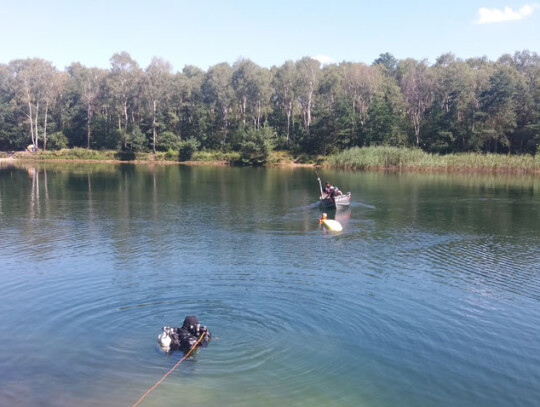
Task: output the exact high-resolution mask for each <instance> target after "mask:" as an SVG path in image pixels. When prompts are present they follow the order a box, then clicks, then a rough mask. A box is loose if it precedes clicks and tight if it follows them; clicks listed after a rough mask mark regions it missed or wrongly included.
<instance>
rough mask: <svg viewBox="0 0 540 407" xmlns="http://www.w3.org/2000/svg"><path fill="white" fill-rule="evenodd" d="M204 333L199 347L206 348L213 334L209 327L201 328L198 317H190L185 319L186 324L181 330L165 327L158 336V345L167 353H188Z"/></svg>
mask: <svg viewBox="0 0 540 407" xmlns="http://www.w3.org/2000/svg"><path fill="white" fill-rule="evenodd" d="M203 333H204V337H203V338H202V340H201V341H200V342H199V344H198V345H197V347H206V346H207V345H208V342H210V338H211V337H212V334H211V333H210V331H209V330H208V328H207V327H205V326H201V324H200V323H199V320H198V319H197V317H196V316H194V315H190V316H187V317H186V319H184V324H183V325H182V327H181V328H177V327H172V326H164V327H163V328H162V330H161V333H160V334H159V336H158V343H159V346H160V347H161V349H163V350H164V351H165V352H170V351H173V350H181V351H182V352H184V353H187V352H189V350H190V349H191V348H192V347H193V346H194V345H195V344H196V343H197V341H198V340H199V338H200V337H201V335H203Z"/></svg>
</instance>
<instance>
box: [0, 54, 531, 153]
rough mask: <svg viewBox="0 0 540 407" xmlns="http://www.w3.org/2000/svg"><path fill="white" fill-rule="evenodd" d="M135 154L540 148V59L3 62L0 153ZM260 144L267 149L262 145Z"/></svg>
mask: <svg viewBox="0 0 540 407" xmlns="http://www.w3.org/2000/svg"><path fill="white" fill-rule="evenodd" d="M29 144H32V145H34V146H37V147H38V148H39V149H40V150H55V149H62V148H74V147H83V148H88V149H92V150H106V149H107V150H111V149H112V150H117V151H123V152H138V151H146V152H154V153H155V152H157V151H171V150H174V151H182V150H184V151H187V152H188V155H189V154H190V153H192V152H193V151H204V150H209V151H210V150H219V151H224V152H227V151H243V152H248V153H249V152H252V153H257V154H263V155H264V154H265V153H266V152H268V151H271V150H273V149H279V150H289V151H291V152H293V153H295V154H320V155H329V154H335V153H339V152H341V151H345V150H348V149H350V148H353V147H368V146H396V147H416V148H419V149H422V150H423V151H425V152H430V153H436V154H449V153H461V152H478V153H503V154H509V153H510V154H537V153H540V151H539V145H540V57H539V56H538V55H537V54H536V53H532V52H529V51H519V52H516V53H515V54H514V55H509V54H506V55H503V56H501V57H500V58H499V59H498V60H496V61H491V60H488V59H487V58H485V57H483V58H471V59H466V60H463V59H460V58H457V57H456V56H455V55H453V54H444V55H441V56H440V57H439V58H437V60H436V61H435V63H433V64H429V63H428V62H427V61H425V60H421V61H417V60H415V59H403V60H397V59H396V58H395V57H394V56H393V55H391V54H389V53H384V54H381V55H380V56H379V57H378V58H377V59H376V60H374V61H373V62H372V63H371V65H367V64H364V63H352V62H342V63H339V64H328V65H321V64H320V63H319V62H318V61H317V60H315V59H312V58H310V57H304V58H302V59H300V60H298V61H287V62H285V63H283V64H282V65H281V66H273V67H272V68H270V69H268V68H264V67H260V66H258V65H257V64H255V63H254V62H252V61H250V60H249V59H239V60H238V61H236V62H235V63H234V64H232V65H230V64H228V63H220V64H217V65H214V66H212V67H210V68H208V70H207V71H204V70H202V69H200V68H198V67H195V66H189V65H188V66H185V67H184V68H183V69H182V71H181V72H173V69H172V67H171V65H170V63H168V62H167V61H165V60H163V59H161V58H157V57H156V58H154V59H153V60H152V61H151V63H150V64H149V65H148V66H147V67H146V68H142V67H140V66H139V65H138V63H137V62H136V61H135V60H133V59H132V57H131V56H130V55H129V54H128V53H127V52H121V53H117V54H114V55H113V56H112V57H111V58H110V68H109V69H101V68H96V67H86V66H83V65H82V64H80V63H78V62H74V63H72V64H71V65H70V66H68V67H66V68H65V70H59V69H57V68H56V67H54V66H53V65H52V63H51V62H48V61H46V60H43V59H38V58H28V59H19V60H13V61H11V62H9V63H7V64H0V150H2V151H20V150H23V149H25V148H26V147H27V146H28V145H29ZM261 152H262V153H261Z"/></svg>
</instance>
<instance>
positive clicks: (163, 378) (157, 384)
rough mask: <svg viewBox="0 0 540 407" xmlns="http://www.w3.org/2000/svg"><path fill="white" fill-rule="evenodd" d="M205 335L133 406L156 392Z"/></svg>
mask: <svg viewBox="0 0 540 407" xmlns="http://www.w3.org/2000/svg"><path fill="white" fill-rule="evenodd" d="M205 334H206V332H203V333H202V334H201V337H200V338H199V340H198V341H197V342H195V345H193V346H192V347H191V349H190V350H189V352H188V353H186V354H185V356H184V357H183V358H182V359H180V360H179V361H178V363H177V364H176V365H174V366H173V368H172V369H171V370H169V371H168V372H167V373H165V374H164V375H163V377H162V378H161V379H159V381H158V382H157V383H156V384H154V385H153V386H152V387H151V388H149V389H148V390H147V392H146V393H144V394H143V395H142V396H141V398H140V399H139V400H137V402H136V403H135V404H133V407H135V406H137V405H139V403H140V402H141V401H143V399H144V398H145V397H146V396H148V395H149V394H150V392H151V391H152V390H154V389H155V388H156V387H158V386H159V384H160V383H161V382H162V381H163V380H165V378H166V377H167V376H168V375H169V374H170V373H171V372H172V371H173V370H174V369H176V367H177V366H178V365H179V364H180V363H182V362H183V361H184V359H186V358H187V357H188V356H189V354H190V353H191V352H193V349H195V348H196V347H197V345H198V344H199V343H200V342H201V341H202V338H204V335H205Z"/></svg>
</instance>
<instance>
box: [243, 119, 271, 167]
mask: <svg viewBox="0 0 540 407" xmlns="http://www.w3.org/2000/svg"><path fill="white" fill-rule="evenodd" d="M274 142H275V136H274V131H273V129H272V128H271V127H270V126H265V127H263V128H261V129H259V130H255V129H253V128H249V129H247V130H246V131H245V132H244V135H243V140H242V142H241V143H240V164H242V165H252V166H261V165H264V164H265V163H266V162H267V161H268V158H269V157H270V153H271V151H272V149H273V148H274Z"/></svg>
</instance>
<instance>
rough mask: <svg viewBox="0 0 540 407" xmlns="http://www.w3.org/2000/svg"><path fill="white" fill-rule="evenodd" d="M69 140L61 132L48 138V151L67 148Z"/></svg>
mask: <svg viewBox="0 0 540 407" xmlns="http://www.w3.org/2000/svg"><path fill="white" fill-rule="evenodd" d="M67 146H68V139H67V137H66V136H65V135H64V133H62V132H61V131H58V132H56V133H52V134H49V135H48V136H47V150H61V149H63V148H67Z"/></svg>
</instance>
